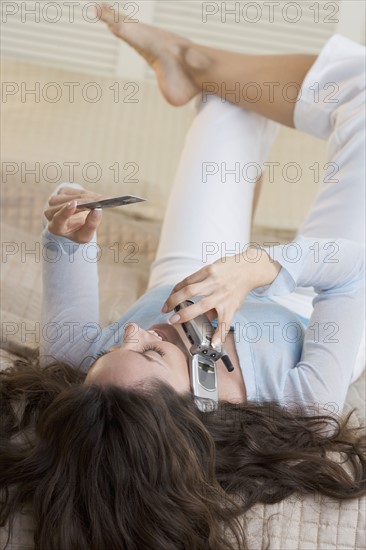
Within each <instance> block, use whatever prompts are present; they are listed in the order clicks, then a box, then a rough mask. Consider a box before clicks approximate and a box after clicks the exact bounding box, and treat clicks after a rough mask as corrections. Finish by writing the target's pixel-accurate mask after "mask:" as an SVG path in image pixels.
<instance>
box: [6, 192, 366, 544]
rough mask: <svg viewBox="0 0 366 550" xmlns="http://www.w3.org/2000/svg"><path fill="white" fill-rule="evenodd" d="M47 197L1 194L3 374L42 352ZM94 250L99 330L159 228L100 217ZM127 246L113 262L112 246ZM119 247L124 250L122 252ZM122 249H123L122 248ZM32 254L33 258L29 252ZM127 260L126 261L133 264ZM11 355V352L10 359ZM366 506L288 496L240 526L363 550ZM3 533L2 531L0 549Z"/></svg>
mask: <svg viewBox="0 0 366 550" xmlns="http://www.w3.org/2000/svg"><path fill="white" fill-rule="evenodd" d="M50 192H51V188H50V187H46V186H40V188H39V192H37V194H34V193H33V194H31V195H30V196H29V193H28V190H27V189H25V188H24V185H22V184H16V183H14V184H13V183H12V185H11V186H10V185H8V186H7V185H5V186H3V190H2V223H1V232H2V242H3V247H2V251H3V258H2V270H1V286H2V295H1V326H2V334H1V348H2V349H1V350H0V351H1V357H0V359H1V368H4V367H6V365H8V364H9V362H10V361H11V359H12V358H14V357H15V355H14V353H18V354H25V353H36V349H37V346H38V345H39V336H38V333H37V326H39V325H37V323H39V313H40V302H41V254H42V250H41V248H40V239H39V235H40V231H41V223H40V213H41V211H42V206H43V204H44V202H45V200H46V198H47V197H48V195H49V194H50ZM103 216H104V220H103V227H102V229H101V230H100V232H99V243H100V245H101V247H102V250H103V254H102V258H101V260H100V262H99V273H100V299H101V323H102V324H103V325H104V324H106V323H110V322H113V321H114V320H116V319H117V318H118V317H119V316H120V315H121V313H123V312H124V311H125V310H126V309H127V308H128V307H129V306H130V305H131V304H132V303H133V302H134V300H135V299H136V298H137V297H138V296H139V295H141V293H142V292H143V291H144V289H145V286H146V282H147V275H148V267H149V264H150V262H151V260H152V259H153V257H154V253H155V250H156V246H157V242H158V236H159V231H160V224H159V223H158V222H152V221H148V220H139V219H137V218H133V217H131V216H124V215H123V214H122V215H121V214H118V215H117V214H116V212H113V211H104V213H103ZM269 237H270V238H273V237H276V239H277V240H286V239H288V238H291V235H289V234H286V233H282V234H281V233H280V232H276V233H273V232H272V233H270V234H269V233H268V232H266V231H264V230H261V231H259V230H258V231H256V233H255V234H254V238H255V239H256V240H257V241H258V242H261V241H264V240H266V239H268V238H269ZM115 242H119V243H120V244H123V245H126V248H125V251H124V254H121V255H120V258H119V259H118V261H115V260H116V258H115V257H114V255H113V250H111V249H110V247H113V243H115ZM128 243H135V246H136V245H137V247H138V253H137V255H136V256H135V257H134V258H133V259H137V260H138V261H137V262H132V261H129V257H128V254H129V252H130V250H129V248H128ZM120 248H121V246H120ZM122 248H123V247H122ZM32 251H33V252H32ZM130 259H131V258H130ZM11 352H13V353H11ZM365 382H366V378H365V373H364V375H363V376H362V377H361V378H360V379H359V380H358V381H357V382H356V383H354V384H353V385H352V386H351V387H350V389H349V392H348V397H347V407H352V408H356V411H357V413H356V417H357V420H358V422H362V423H365V419H366V413H365V398H366V395H365ZM365 504H366V499H354V500H350V501H344V502H342V503H340V502H338V501H333V500H331V499H324V498H320V497H313V496H310V497H307V498H304V497H301V498H300V497H298V496H295V497H292V498H290V499H287V500H284V501H282V502H281V503H279V504H276V505H271V506H269V505H266V506H263V505H257V506H255V507H254V508H253V509H252V510H250V512H249V513H248V514H246V517H245V518H243V521H244V522H245V524H246V531H247V533H248V542H249V548H250V549H252V550H257V549H258V550H259V549H262V548H266V547H267V545H269V546H268V548H270V549H271V550H297V549H301V550H352V549H357V550H361V549H364V548H365V547H366V538H365V533H366V522H365V515H366V514H365ZM5 541H6V530H5V529H1V530H0V544H1V548H2V547H3V545H4V544H5ZM8 548H9V549H14V550H15V549H28V548H29V549H30V548H33V545H32V523H31V518H30V515H29V514H28V513H23V514H19V515H18V516H17V518H16V521H15V529H14V536H13V539H12V541H11V543H10V544H9V546H8Z"/></svg>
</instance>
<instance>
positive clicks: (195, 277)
mask: <svg viewBox="0 0 366 550" xmlns="http://www.w3.org/2000/svg"><path fill="white" fill-rule="evenodd" d="M206 277H207V269H206V267H202V268H201V269H199V270H198V271H195V273H192V274H191V275H189V276H188V277H186V278H185V279H183V280H182V281H180V282H179V283H178V284H176V285H175V287H174V288H173V290H172V292H171V294H173V293H174V292H177V291H178V290H181V289H182V288H184V287H185V286H188V285H191V284H194V283H199V282H201V281H203V280H204V279H205V278H206Z"/></svg>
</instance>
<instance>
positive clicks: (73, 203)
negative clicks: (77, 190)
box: [66, 201, 76, 210]
mask: <svg viewBox="0 0 366 550" xmlns="http://www.w3.org/2000/svg"><path fill="white" fill-rule="evenodd" d="M75 206H76V201H71V202H68V203H67V207H66V208H67V209H69V210H71V209H72V208H75Z"/></svg>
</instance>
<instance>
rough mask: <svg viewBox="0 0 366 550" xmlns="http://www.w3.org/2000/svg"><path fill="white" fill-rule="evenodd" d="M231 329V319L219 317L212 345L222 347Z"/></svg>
mask: <svg viewBox="0 0 366 550" xmlns="http://www.w3.org/2000/svg"><path fill="white" fill-rule="evenodd" d="M229 330H230V320H228V319H225V320H222V321H221V320H220V319H217V328H216V330H215V332H214V334H213V337H212V340H211V345H212V346H213V347H214V348H216V349H220V348H221V347H222V346H223V345H224V343H225V340H226V337H227V335H228V332H229Z"/></svg>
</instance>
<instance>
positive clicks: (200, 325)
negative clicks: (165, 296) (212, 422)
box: [174, 300, 222, 411]
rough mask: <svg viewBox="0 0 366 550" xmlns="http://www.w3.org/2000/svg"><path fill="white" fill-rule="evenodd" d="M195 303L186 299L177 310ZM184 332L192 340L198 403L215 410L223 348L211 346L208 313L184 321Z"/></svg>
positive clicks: (192, 383)
mask: <svg viewBox="0 0 366 550" xmlns="http://www.w3.org/2000/svg"><path fill="white" fill-rule="evenodd" d="M191 304H193V302H192V301H191V300H185V301H184V302H182V303H181V304H179V305H178V306H177V307H176V308H174V309H175V311H179V310H180V309H182V308H184V307H188V306H189V305H191ZM182 327H183V330H184V332H185V333H186V335H187V338H188V340H189V341H190V343H191V344H192V345H191V348H190V353H191V358H190V378H191V387H192V391H193V394H194V395H195V397H196V398H197V399H196V404H197V406H198V408H199V409H200V410H202V411H208V410H213V409H214V408H215V407H216V405H217V402H218V387H217V373H216V361H217V360H218V359H219V358H220V357H221V355H222V350H220V351H219V350H215V349H214V348H212V347H211V338H212V336H213V334H214V329H213V328H212V325H211V323H210V321H209V320H208V318H207V317H206V315H199V316H198V317H195V319H192V321H189V322H188V323H182Z"/></svg>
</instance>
